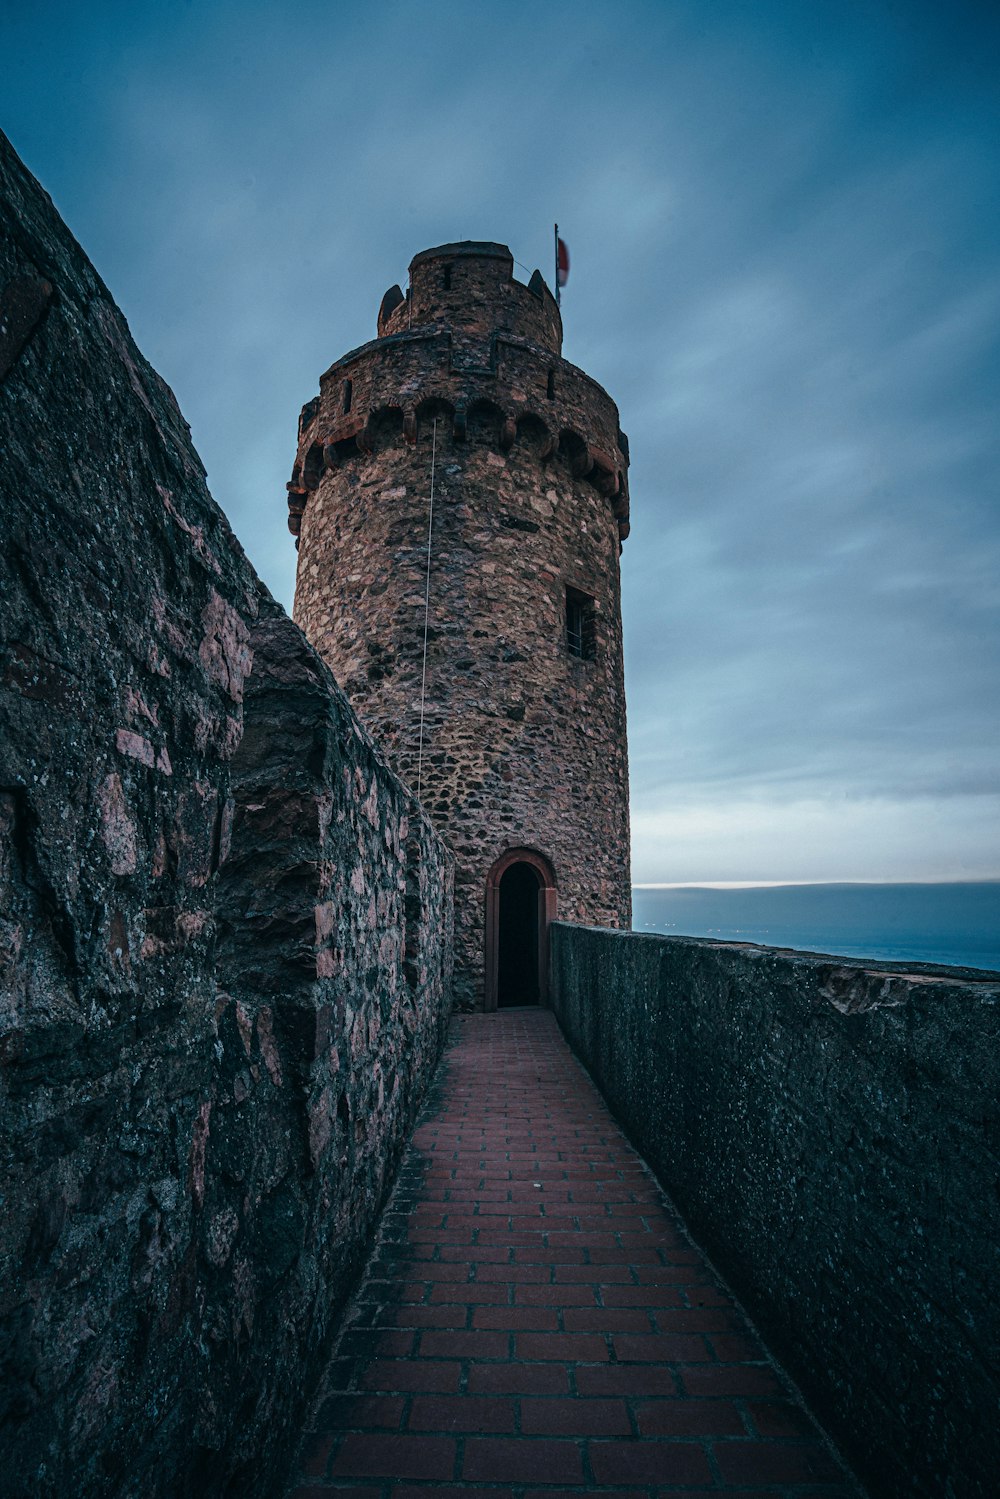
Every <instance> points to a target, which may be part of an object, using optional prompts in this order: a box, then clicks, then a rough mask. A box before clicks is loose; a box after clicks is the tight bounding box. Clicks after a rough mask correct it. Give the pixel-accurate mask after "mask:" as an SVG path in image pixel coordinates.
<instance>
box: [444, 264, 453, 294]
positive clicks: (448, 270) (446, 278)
mask: <svg viewBox="0 0 1000 1499" xmlns="http://www.w3.org/2000/svg"><path fill="white" fill-rule="evenodd" d="M444 289H445V291H451V266H450V265H446V266H445V268H444Z"/></svg>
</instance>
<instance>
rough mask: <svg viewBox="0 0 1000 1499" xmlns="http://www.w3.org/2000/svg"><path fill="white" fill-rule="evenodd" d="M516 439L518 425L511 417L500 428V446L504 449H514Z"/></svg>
mask: <svg viewBox="0 0 1000 1499" xmlns="http://www.w3.org/2000/svg"><path fill="white" fill-rule="evenodd" d="M516 438H517V423H516V422H515V420H514V418H513V417H512V416H509V417H507V419H506V421H505V422H504V424H503V426H502V427H501V428H500V446H501V447H502V448H512V447H513V446H514V442H515V439H516Z"/></svg>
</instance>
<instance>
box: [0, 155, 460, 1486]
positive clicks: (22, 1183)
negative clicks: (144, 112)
mask: <svg viewBox="0 0 1000 1499" xmlns="http://www.w3.org/2000/svg"><path fill="white" fill-rule="evenodd" d="M0 428H2V432H3V443H2V446H0V496H2V505H3V537H4V545H3V548H2V550H0V1140H2V1145H0V1177H2V1203H3V1213H2V1217H0V1347H2V1351H3V1375H2V1380H0V1421H2V1423H3V1444H4V1458H3V1471H4V1492H5V1493H10V1494H12V1495H21V1494H25V1495H26V1494H29V1493H30V1494H31V1495H32V1496H48V1495H55V1494H59V1495H62V1494H74V1495H81V1496H91V1495H93V1496H97V1495H118V1494H122V1495H139V1494H141V1495H143V1496H144V1499H159V1496H163V1499H167V1496H170V1499H173V1496H178V1495H186V1494H191V1495H195V1494H198V1495H200V1494H205V1493H220V1494H221V1493H228V1492H238V1493H239V1494H241V1495H248V1496H254V1495H259V1494H264V1493H267V1492H268V1491H269V1489H270V1486H271V1482H272V1479H273V1475H274V1473H275V1471H276V1467H277V1465H279V1464H280V1462H281V1459H282V1456H283V1449H284V1446H285V1443H286V1440H287V1438H288V1436H289V1433H290V1425H293V1424H294V1422H295V1421H296V1419H297V1418H298V1416H299V1414H300V1413H301V1408H302V1406H303V1404H304V1402H305V1401H306V1400H307V1399H308V1398H309V1393H310V1382H311V1380H312V1379H313V1378H314V1376H315V1374H316V1372H317V1370H318V1366H319V1363H320V1362H321V1357H322V1352H323V1345H324V1341H325V1338H326V1334H327V1332H328V1330H329V1328H330V1324H331V1319H332V1318H333V1316H334V1315H335V1313H336V1310H337V1306H338V1303H339V1301H340V1300H341V1299H342V1297H343V1296H344V1294H345V1293H346V1290H347V1289H348V1287H349V1284H350V1281H351V1277H352V1275H353V1273H354V1271H355V1268H356V1267H357V1265H358V1263H359V1259H360V1256H361V1254H362V1252H363V1249H364V1245H365V1241H366V1237H367V1235H368V1233H369V1230H370V1228H371V1227H372V1224H373V1222H374V1218H375V1215H376V1213H377V1211H378V1208H379V1206H380V1203H381V1201H382V1199H383V1198H384V1195H385V1192H386V1189H387V1186H388V1184H389V1180H390V1177H391V1172H392V1169H393V1165H394V1162H395V1159H396V1157H397V1155H398V1152H399V1149H400V1147H401V1145H402V1142H403V1139H404V1136H405V1133H406V1131H407V1129H408V1126H409V1123H410V1121H411V1120H412V1117H413V1114H414V1111H415V1108H416V1105H417V1102H418V1100H419V1096H420V1093H421V1091H422V1089H423V1087H424V1085H425V1083H426V1081H427V1078H428V1075H429V1073H430V1071H431V1069H432V1068H433V1065H434V1062H435V1060H436V1056H437V1054H438V1049H439V1046H440V1041H441V1034H442V1026H443V1022H444V1017H445V1013H446V1010H447V1003H448V981H449V968H450V949H449V940H448V929H449V899H450V894H449V892H450V880H451V874H450V865H449V860H448V856H447V854H446V852H445V850H444V849H443V846H442V845H441V844H440V842H439V840H438V839H437V837H436V836H435V834H434V833H433V831H432V830H431V828H430V826H429V824H428V823H427V821H426V819H425V818H424V817H423V816H422V815H421V814H420V813H419V812H418V811H417V809H416V808H415V806H414V803H413V801H412V798H411V797H410V795H409V793H408V792H407V791H406V789H405V788H404V787H403V786H402V785H401V784H400V782H398V781H397V780H396V779H395V777H394V776H393V775H392V774H391V773H390V772H389V771H388V769H387V768H386V765H385V763H384V761H383V760H382V759H381V757H380V755H379V753H378V752H377V750H376V749H375V748H374V747H373V745H372V743H371V741H370V740H369V738H368V737H367V735H366V734H365V732H364V731H363V730H362V729H361V728H360V726H359V725H358V723H357V721H356V720H355V719H354V717H353V715H352V713H351V711H350V709H349V708H348V706H347V703H346V700H345V699H344V697H343V695H342V694H341V693H340V691H339V689H338V688H337V687H336V685H335V684H334V682H333V680H332V678H331V677H330V674H329V672H328V670H327V669H326V667H325V666H323V664H322V663H321V662H320V660H319V658H318V657H317V656H316V655H315V654H314V653H313V652H312V651H311V649H310V648H309V647H308V646H307V645H306V643H305V641H304V639H303V637H302V636H301V634H300V633H299V631H298V630H297V629H296V628H295V627H294V626H293V625H292V624H291V623H290V622H289V621H288V620H287V618H286V617H285V616H284V615H283V614H282V613H281V611H280V610H279V609H278V607H277V606H276V605H275V603H274V601H273V600H272V599H271V598H270V596H269V595H268V593H267V591H266V589H264V587H263V586H262V585H261V583H260V582H259V580H258V579H257V578H256V576H255V575H254V573H253V571H252V569H251V568H250V566H249V564H248V563H247V560H246V558H245V557H244V555H243V553H242V552H241V550H240V548H239V546H238V544H237V543H236V541H235V540H234V538H233V536H232V533H231V532H230V530H229V527H228V525H227V524H226V521H225V518H224V516H223V515H222V514H221V512H220V511H219V510H218V508H217V506H215V504H214V503H213V501H212V500H211V497H210V496H209V494H208V492H207V489H206V487H205V482H204V472H203V469H202V466H201V464H200V462H199V461H198V458H197V455H196V454H195V452H194V450H193V448H192V446H191V443H190V438H189V434H188V430H187V427H186V424H185V423H184V422H183V420H182V418H181V416H180V413H179V411H178V409H177V406H176V403H175V402H174V400H173V397H172V395H171V394H170V392H169V390H168V389H167V388H166V386H165V385H164V384H163V382H162V381H161V380H160V379H159V377H158V376H157V375H156V374H155V372H154V371H153V370H152V369H151V368H150V367H149V365H148V364H147V363H146V362H145V360H144V359H143V358H142V356H141V354H140V353H139V352H138V350H137V349H136V347H135V345H134V343H133V342H132V340H131V338H130V336H129V332H128V328H127V326H126V324H125V321H124V319H123V318H122V316H121V314H120V312H119V311H118V310H117V308H116V307H115V306H114V303H113V301H112V300H111V297H110V295H109V293H108V292H107V289H106V288H105V287H104V286H103V284H102V283H101V281H100V279H99V278H98V276H97V275H96V273H95V272H94V270H93V268H92V267H91V266H90V264H89V263H88V262H87V260H86V258H85V257H84V255H83V254H82V252H81V251H80V249H79V247H78V246H77V245H76V244H75V242H74V241H73V240H72V238H71V236H70V235H69V233H68V232H67V230H66V228H65V226H64V225H63V224H62V223H61V221H60V220H59V218H58V215H57V214H56V213H55V210H54V209H53V207H52V205H51V203H50V201H49V200H48V198H47V197H46V195H45V194H44V193H43V192H42V191H41V189H40V188H39V186H38V184H37V183H36V182H35V181H34V179H33V178H31V176H30V174H28V173H27V171H26V170H25V169H24V167H23V166H22V164H21V163H20V162H19V161H18V160H17V158H16V156H15V155H14V153H13V152H12V151H11V149H10V147H9V144H8V143H7V142H6V140H4V139H3V138H2V137H0Z"/></svg>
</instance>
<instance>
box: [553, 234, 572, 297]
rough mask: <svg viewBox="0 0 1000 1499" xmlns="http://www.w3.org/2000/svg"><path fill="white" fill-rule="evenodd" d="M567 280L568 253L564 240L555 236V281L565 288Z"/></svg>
mask: <svg viewBox="0 0 1000 1499" xmlns="http://www.w3.org/2000/svg"><path fill="white" fill-rule="evenodd" d="M568 280H569V251H568V250H567V248H566V242H565V240H561V239H560V238H559V236H558V235H556V281H557V282H558V284H559V285H560V286H565V285H566V282H567V281H568Z"/></svg>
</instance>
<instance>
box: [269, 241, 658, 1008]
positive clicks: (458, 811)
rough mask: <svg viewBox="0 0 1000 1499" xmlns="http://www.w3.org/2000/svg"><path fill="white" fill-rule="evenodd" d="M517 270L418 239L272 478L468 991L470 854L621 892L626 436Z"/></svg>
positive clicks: (624, 901)
mask: <svg viewBox="0 0 1000 1499" xmlns="http://www.w3.org/2000/svg"><path fill="white" fill-rule="evenodd" d="M512 272H513V262H512V260H511V256H510V252H509V250H507V249H506V247H505V246H502V245H488V244H487V245H483V244H475V243H474V244H470V245H451V246H443V247H441V248H439V249H437V250H434V251H425V252H424V253H423V254H422V255H419V256H417V257H416V259H415V260H414V262H413V265H412V267H411V278H412V279H411V288H410V292H409V295H408V296H407V297H406V298H405V299H403V300H401V301H400V302H399V303H398V305H396V306H395V308H394V309H393V310H392V312H391V313H390V314H388V315H387V316H385V317H383V318H382V319H381V320H380V326H381V328H382V332H383V336H381V337H379V338H378V339H375V340H373V341H372V342H371V343H370V344H366V345H365V346H364V347H363V348H362V349H357V350H354V351H353V352H352V353H351V354H348V355H345V356H344V357H343V358H342V359H340V360H338V361H337V363H336V364H335V365H334V366H333V367H332V368H331V369H330V370H328V371H327V372H326V374H325V375H324V376H323V378H322V381H321V384H320V394H319V396H318V397H317V398H316V399H315V400H313V401H311V402H310V403H309V405H308V406H307V407H306V408H305V410H304V411H303V413H302V420H301V424H300V431H299V444H298V451H297V457H296V463H295V471H294V474H293V480H292V483H291V485H290V499H289V503H290V506H291V525H292V529H293V531H294V532H295V534H296V535H298V537H299V545H300V551H299V567H298V577H297V583H296V593H295V618H296V621H297V622H298V623H299V624H300V625H301V626H302V628H303V630H304V631H305V633H306V635H307V636H308V638H309V640H310V641H311V643H312V644H313V645H314V646H315V647H316V649H317V650H318V651H319V652H320V653H321V655H322V656H323V657H324V659H325V660H326V661H327V662H328V664H329V665H330V666H331V668H332V669H333V671H334V672H335V674H336V676H337V679H338V681H339V682H340V683H341V684H342V686H343V687H344V690H345V691H346V693H347V695H348V697H349V698H350V701H351V703H352V705H353V707H354V708H355V709H356V711H357V712H358V714H359V715H360V717H361V719H362V721H363V722H364V723H365V725H366V726H367V727H368V728H369V729H370V730H371V732H372V733H373V734H374V736H375V738H376V740H377V741H378V743H379V744H380V745H381V746H382V747H383V748H384V749H385V752H386V754H387V756H388V757H389V759H390V762H391V763H392V765H393V766H394V768H395V769H396V770H398V772H399V773H400V774H401V775H402V776H403V777H404V779H405V780H406V781H407V782H408V784H409V785H410V786H412V787H413V788H414V789H416V788H418V786H419V790H420V796H421V801H422V803H423V805H424V806H426V808H427V810H428V813H429V814H430V816H431V818H432V820H433V821H434V824H435V826H436V827H437V828H438V829H439V830H440V831H441V832H442V834H443V835H444V836H445V838H446V839H447V841H448V843H449V846H450V847H451V848H452V850H453V851H454V854H455V860H456V869H455V886H456V912H455V921H456V998H457V999H458V1001H459V1002H460V1003H461V1004H463V1005H464V1006H469V1007H471V1006H474V1005H477V1004H482V1003H483V1000H484V972H483V937H484V931H483V928H484V920H483V914H484V913H483V907H484V898H485V892H486V884H487V875H488V873H489V871H490V869H491V867H492V866H493V865H494V864H495V862H496V861H497V860H498V859H499V858H500V857H501V855H503V854H505V853H506V852H507V851H508V850H509V849H515V848H528V849H531V850H534V851H537V852H538V853H540V854H542V855H543V856H544V857H545V858H546V859H547V860H548V862H549V864H550V865H551V867H552V869H553V870H554V874H555V881H556V885H557V889H558V901H559V910H560V912H561V913H562V914H563V915H565V916H566V917H568V918H569V919H570V920H574V921H591V922H599V923H602V924H605V925H609V926H622V925H624V926H628V925H629V922H630V912H631V890H630V885H629V826H628V757H627V749H626V732H625V689H624V678H623V667H622V623H621V594H620V580H619V552H620V547H621V540H622V538H623V536H624V535H625V534H626V532H627V528H628V520H627V515H628V485H627V469H628V457H627V448H628V445H627V442H626V439H625V437H624V434H623V433H622V432H621V431H620V429H619V426H618V412H617V408H616V407H615V405H614V402H613V401H612V400H611V399H610V397H609V396H608V395H607V394H606V392H605V391H603V390H602V389H601V388H600V386H598V385H597V384H595V382H594V381H592V380H590V379H589V378H588V376H586V375H585V374H584V373H583V372H582V371H581V370H578V369H576V368H575V367H574V366H573V365H571V364H569V363H568V362H567V361H565V360H563V359H562V358H561V356H560V341H561V324H560V322H559V314H558V310H557V308H556V305H555V302H554V300H553V298H552V296H551V294H550V293H549V292H548V290H547V288H545V287H544V286H543V285H542V283H541V278H540V277H539V278H538V279H537V281H535V280H534V278H533V282H532V283H531V284H530V285H527V286H526V285H523V284H522V283H520V282H518V281H516V280H514V279H513V274H512ZM532 285H534V286H535V290H532ZM396 294H397V295H398V296H400V297H402V293H400V292H398V289H397V292H396ZM432 471H433V476H434V521H433V533H432V537H431V546H430V579H429V585H428V578H427V570H428V519H429V502H430V493H431V480H432ZM568 587H569V588H573V589H576V590H578V591H579V592H580V593H581V594H583V595H586V596H587V597H588V598H590V599H591V600H592V601H593V628H592V634H591V637H590V641H589V645H590V647H592V648H591V649H589V651H588V656H589V659H580V658H579V657H575V656H573V655H571V654H570V652H569V651H568V649H567V638H566V594H567V588H568ZM425 596H426V597H427V598H428V600H429V609H428V634H427V644H428V650H427V676H426V705H425V714H424V721H423V736H422V740H421V713H420V705H421V692H422V662H423V644H424V618H425ZM421 742H422V746H423V754H422V758H421V756H420V747H421ZM486 988H487V991H488V985H487V986H486Z"/></svg>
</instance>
